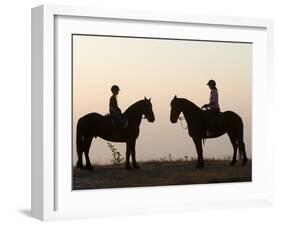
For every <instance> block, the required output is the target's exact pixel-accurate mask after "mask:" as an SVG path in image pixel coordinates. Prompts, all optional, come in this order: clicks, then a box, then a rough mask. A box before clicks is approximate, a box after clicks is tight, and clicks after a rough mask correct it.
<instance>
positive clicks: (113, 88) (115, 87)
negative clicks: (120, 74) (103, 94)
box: [111, 85, 120, 92]
mask: <svg viewBox="0 0 281 226" xmlns="http://www.w3.org/2000/svg"><path fill="white" fill-rule="evenodd" d="M119 90H120V88H119V87H118V86H117V85H113V86H112V87H111V91H112V92H117V91H119Z"/></svg>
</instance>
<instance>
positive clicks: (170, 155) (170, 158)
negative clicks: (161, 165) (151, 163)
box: [169, 154, 173, 162]
mask: <svg viewBox="0 0 281 226" xmlns="http://www.w3.org/2000/svg"><path fill="white" fill-rule="evenodd" d="M169 161H170V162H172V161H173V159H172V154H169Z"/></svg>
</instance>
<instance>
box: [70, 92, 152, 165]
mask: <svg viewBox="0 0 281 226" xmlns="http://www.w3.org/2000/svg"><path fill="white" fill-rule="evenodd" d="M143 115H144V116H145V118H147V119H148V121H149V122H154V120H155V118H154V113H153V111H152V104H151V102H150V99H146V97H145V98H144V100H140V101H138V102H136V103H135V104H133V105H131V106H130V107H129V108H128V109H127V110H126V111H125V112H124V113H123V116H124V117H125V118H126V119H127V120H128V126H127V127H126V128H124V129H121V128H119V129H118V128H116V127H115V126H114V125H112V118H111V117H110V116H103V115H100V114H98V113H95V112H94V113H90V114H87V115H85V116H83V117H81V118H80V119H79V120H78V124H77V131H76V133H77V134H76V148H77V154H78V161H77V164H76V166H77V168H80V169H83V168H84V166H83V161H82V155H83V153H84V154H85V157H86V169H88V170H91V169H92V168H93V167H92V164H91V162H90V159H89V149H90V146H91V143H92V139H93V137H95V138H96V137H101V138H103V139H104V140H108V141H113V142H125V143H126V144H127V150H126V169H131V166H130V162H129V158H130V155H132V163H133V167H134V168H135V169H138V168H139V166H138V164H137V162H136V150H135V145H136V139H137V138H138V136H139V126H140V123H141V120H142V116H143Z"/></svg>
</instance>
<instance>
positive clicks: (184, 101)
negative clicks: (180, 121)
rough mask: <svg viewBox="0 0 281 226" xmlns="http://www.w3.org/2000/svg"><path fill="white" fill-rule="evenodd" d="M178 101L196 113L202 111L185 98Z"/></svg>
mask: <svg viewBox="0 0 281 226" xmlns="http://www.w3.org/2000/svg"><path fill="white" fill-rule="evenodd" d="M177 101H179V102H180V103H182V104H184V105H185V106H187V107H188V108H189V109H191V110H194V111H202V109H201V108H200V107H198V106H197V105H196V104H194V103H193V102H191V101H190V100H188V99H185V98H177Z"/></svg>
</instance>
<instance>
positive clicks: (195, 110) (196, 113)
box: [182, 99, 202, 122]
mask: <svg viewBox="0 0 281 226" xmlns="http://www.w3.org/2000/svg"><path fill="white" fill-rule="evenodd" d="M182 113H183V115H184V117H185V119H186V121H187V122H189V121H192V120H194V119H195V118H198V117H201V113H202V110H201V109H200V108H199V107H197V106H196V105H195V104H193V103H192V102H190V101H188V100H185V99H184V100H182Z"/></svg>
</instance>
